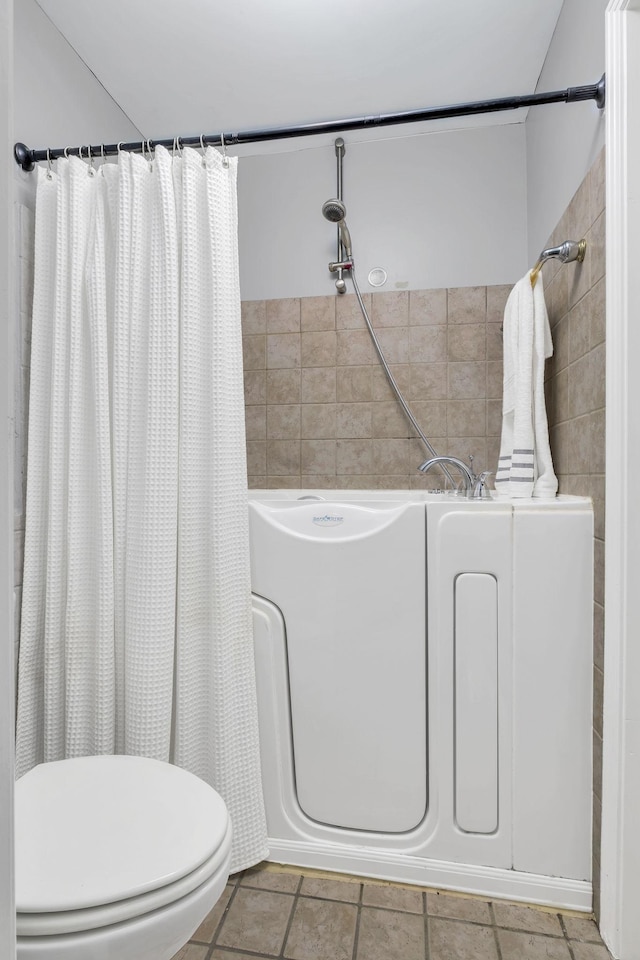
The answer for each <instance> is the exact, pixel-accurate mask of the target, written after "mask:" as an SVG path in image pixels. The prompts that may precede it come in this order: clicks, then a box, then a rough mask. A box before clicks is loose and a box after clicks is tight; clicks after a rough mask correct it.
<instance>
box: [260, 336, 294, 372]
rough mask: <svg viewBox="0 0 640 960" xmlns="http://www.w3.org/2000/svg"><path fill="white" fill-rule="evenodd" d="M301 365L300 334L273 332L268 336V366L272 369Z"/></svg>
mask: <svg viewBox="0 0 640 960" xmlns="http://www.w3.org/2000/svg"><path fill="white" fill-rule="evenodd" d="M299 366H300V334H299V333H273V334H269V335H268V336H267V367H268V369H270V370H275V369H285V368H291V367H299Z"/></svg>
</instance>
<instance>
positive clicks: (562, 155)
mask: <svg viewBox="0 0 640 960" xmlns="http://www.w3.org/2000/svg"><path fill="white" fill-rule="evenodd" d="M606 7H607V0H564V5H563V7H562V12H561V14H560V17H559V19H558V24H557V26H556V30H555V33H554V36H553V40H552V41H551V46H550V48H549V53H548V54H547V58H546V61H545V64H544V68H543V70H542V73H541V75H540V80H539V82H538V86H537V91H538V92H541V93H542V92H546V91H549V90H562V89H564V88H566V87H577V86H581V85H583V84H588V83H597V82H598V80H599V79H600V77H601V76H602V74H603V73H604V70H605V43H604V25H605V19H604V14H605V9H606ZM604 123H605V119H604V111H600V110H598V108H597V107H596V105H595V103H594V102H593V101H585V102H583V103H572V104H564V103H556V104H549V105H547V106H544V107H532V108H531V109H530V111H529V114H528V117H527V122H526V131H527V207H528V223H529V227H528V252H529V260H530V261H531V262H532V263H533V262H534V261H535V259H536V257H537V255H538V253H539V252H540V250H541V249H542V248H543V246H544V245H545V244H546V242H547V240H548V239H549V236H550V234H551V232H552V230H553V229H554V227H555V225H556V224H557V222H558V220H559V219H560V217H561V216H562V214H563V213H564V211H565V209H566V207H567V206H568V204H569V201H570V200H571V198H572V196H573V194H574V193H575V191H576V190H577V189H578V187H579V186H580V184H581V182H582V180H583V179H584V177H585V175H586V173H587V171H588V170H589V168H590V167H591V165H592V163H593V161H594V160H595V158H596V156H597V155H598V153H599V152H600V150H601V148H602V146H603V144H604V134H605V128H604ZM566 239H571V240H573V239H575V240H579V239H580V237H567V238H566Z"/></svg>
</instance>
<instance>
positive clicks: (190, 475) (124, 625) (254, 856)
mask: <svg viewBox="0 0 640 960" xmlns="http://www.w3.org/2000/svg"><path fill="white" fill-rule="evenodd" d="M236 178H237V161H236V159H235V158H230V160H229V162H228V166H225V164H224V162H223V159H222V157H221V156H220V154H219V153H218V151H216V150H214V149H213V148H211V147H209V148H208V149H207V151H206V155H205V158H204V159H203V158H202V157H201V156H200V154H198V153H197V152H196V151H195V150H189V149H186V150H185V151H184V153H183V155H182V156H181V157H174V158H172V156H171V155H170V154H169V153H168V152H167V151H166V150H164V149H163V148H162V147H159V148H158V149H157V151H156V154H155V158H154V160H153V163H152V164H150V163H149V162H147V160H145V159H143V158H142V157H140V156H136V155H134V154H129V153H122V154H121V155H120V156H119V158H118V163H117V164H105V165H104V166H103V167H102V169H101V170H100V171H99V172H94V171H93V170H92V169H91V168H90V167H89V166H88V165H87V164H86V163H84V162H83V161H81V160H79V159H76V158H74V157H71V158H70V159H63V160H60V161H58V164H57V168H56V171H55V172H54V173H51V174H47V172H46V171H44V170H42V169H40V170H39V171H38V192H37V206H36V257H35V259H36V276H35V289H34V304H33V335H32V360H31V391H30V401H29V403H30V409H29V447H28V474H27V527H26V542H25V566H24V578H23V603H22V624H21V638H20V658H19V680H18V725H17V768H18V774H19V775H20V774H22V773H25V772H26V771H27V770H28V769H30V767H32V766H33V765H34V764H36V763H40V762H42V761H49V760H59V759H62V758H65V757H74V756H82V755H87V754H102V753H126V754H136V755H144V756H148V757H155V758H157V759H161V760H171V761H172V762H174V763H176V764H178V765H179V766H181V767H185V768H186V769H188V770H191V771H192V772H193V773H195V774H197V775H198V776H200V777H202V778H203V779H204V780H206V781H207V782H209V783H210V784H212V785H213V786H214V787H215V788H216V789H217V790H218V791H219V793H220V794H221V795H222V796H223V798H224V799H225V801H226V803H227V806H228V807H229V810H230V813H231V817H232V821H233V828H234V844H235V846H234V857H233V864H232V869H234V870H239V869H242V868H243V867H245V866H248V865H250V864H253V863H256V862H257V861H259V860H261V859H262V858H263V857H264V855H265V854H266V829H265V819H264V809H263V802H262V789H261V781H260V759H259V746H258V727H257V708H256V694H255V676H254V662H253V647H252V631H251V600H250V581H249V542H248V517H247V503H246V500H247V493H246V466H245V447H244V412H243V411H244V398H243V384H242V352H241V331H240V295H239V282H238V260H237V211H236ZM176 815H179V811H176Z"/></svg>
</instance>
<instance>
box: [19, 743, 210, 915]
mask: <svg viewBox="0 0 640 960" xmlns="http://www.w3.org/2000/svg"><path fill="white" fill-rule="evenodd" d="M15 808H16V809H15V825H16V833H15V842H16V908H17V910H18V911H19V912H22V913H45V912H55V911H59V910H78V909H82V908H84V907H95V906H100V905H102V904H106V903H113V902H115V901H116V900H123V899H125V898H130V897H136V896H139V895H140V894H142V893H145V892H147V891H149V890H155V889H158V888H159V887H162V886H165V885H166V884H169V883H173V882H174V881H176V880H178V879H180V878H181V877H184V876H186V875H187V874H189V873H191V872H192V871H194V870H195V869H196V868H197V867H199V866H200V865H201V864H202V863H203V862H204V861H205V860H207V859H208V858H209V857H211V855H212V854H213V853H215V851H216V850H217V849H218V848H219V847H220V845H221V843H222V841H223V839H224V837H225V834H226V831H227V829H228V826H229V815H228V812H227V808H226V806H225V804H224V802H223V800H222V798H221V797H220V796H219V795H218V794H217V793H216V791H215V790H213V788H212V787H210V786H209V785H208V784H206V783H204V781H202V780H200V779H198V777H195V776H194V775H193V774H191V773H188V772H187V771H186V770H182V769H181V768H180V767H175V766H173V765H171V764H168V763H162V762H161V761H159V760H150V759H148V758H146V757H124V756H103V757H81V758H78V759H73V760H60V761H56V762H53V763H43V764H40V765H39V766H37V767H34V769H33V770H30V771H29V773H27V774H25V776H24V777H22V778H21V779H20V780H18V781H17V783H16V803H15Z"/></svg>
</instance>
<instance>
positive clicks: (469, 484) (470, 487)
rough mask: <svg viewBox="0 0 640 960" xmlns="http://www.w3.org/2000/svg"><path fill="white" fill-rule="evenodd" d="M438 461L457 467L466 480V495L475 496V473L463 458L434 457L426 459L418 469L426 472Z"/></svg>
mask: <svg viewBox="0 0 640 960" xmlns="http://www.w3.org/2000/svg"><path fill="white" fill-rule="evenodd" d="M437 463H450V464H451V466H452V467H457V468H458V470H459V471H460V473H461V474H462V479H463V481H464V492H465V496H467V497H472V496H473V491H474V486H475V482H476V477H475V476H474V474H473V473H471V470H469V467H468V466H467V465H466V463H463V462H462V460H458V458H457V457H432V458H431V459H430V460H425V461H424V463H421V464H420V466H419V467H418V470H420V471H421V473H426V472H427V471H428V470H430V469H431V467H433V466H435V465H436V464H437Z"/></svg>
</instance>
